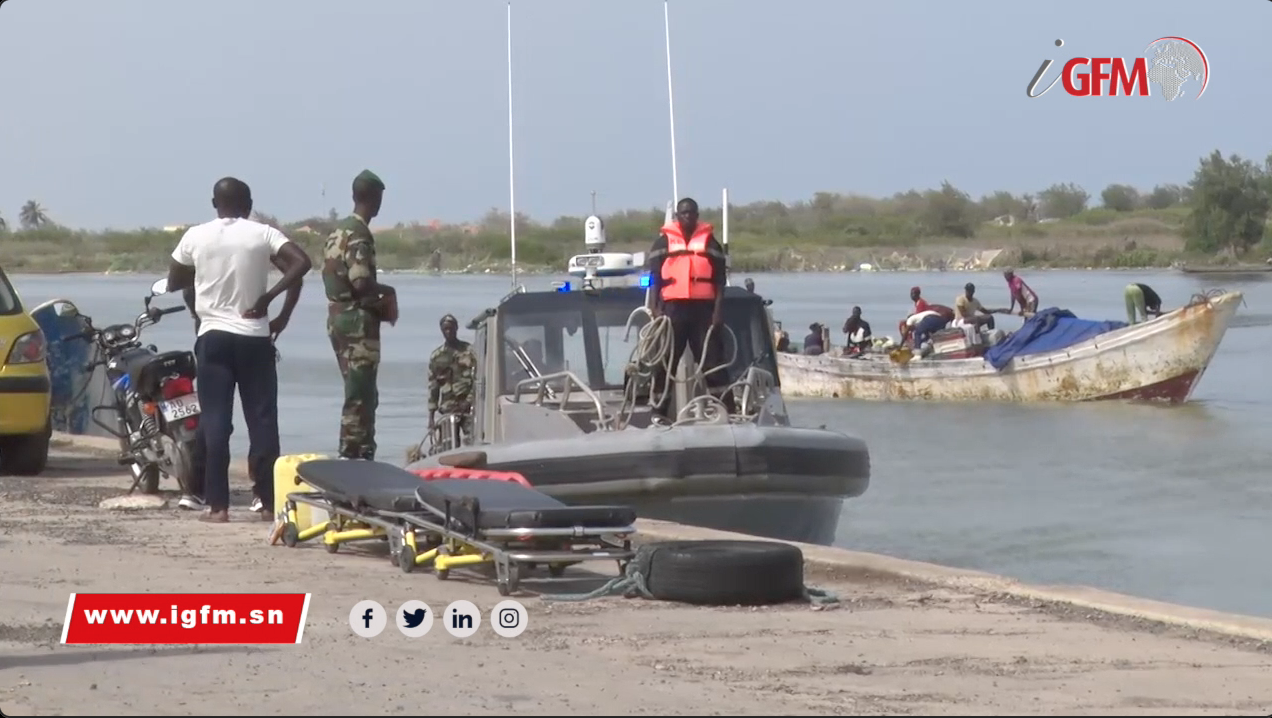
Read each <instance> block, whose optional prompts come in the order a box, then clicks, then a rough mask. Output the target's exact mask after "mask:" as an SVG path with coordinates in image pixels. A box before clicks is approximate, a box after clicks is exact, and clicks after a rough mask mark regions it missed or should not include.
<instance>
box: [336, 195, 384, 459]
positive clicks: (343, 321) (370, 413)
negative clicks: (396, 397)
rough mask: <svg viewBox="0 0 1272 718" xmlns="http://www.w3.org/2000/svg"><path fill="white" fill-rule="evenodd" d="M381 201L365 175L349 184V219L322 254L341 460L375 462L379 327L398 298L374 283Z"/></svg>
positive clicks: (376, 277) (337, 228) (382, 198)
mask: <svg viewBox="0 0 1272 718" xmlns="http://www.w3.org/2000/svg"><path fill="white" fill-rule="evenodd" d="M383 201H384V182H383V181H381V180H380V178H379V177H377V176H376V175H375V173H374V172H371V171H370V170H364V171H363V172H362V173H361V174H359V175H358V176H357V177H355V178H354V180H353V214H351V215H350V216H348V217H346V218H345V219H344V220H342V221H341V222H340V225H339V226H338V227H336V230H335V231H334V232H332V233H331V235H330V236H329V237H327V245H326V247H325V248H324V249H323V263H322V284H323V287H324V288H325V289H326V291H327V336H328V337H330V339H331V348H332V350H333V351H334V352H335V354H336V364H337V365H338V366H339V367H340V376H341V378H343V379H344V406H343V408H342V409H341V412H340V449H339V454H340V457H341V458H343V459H366V460H368V461H371V460H374V459H375V450H376V443H375V412H376V409H377V408H378V407H379V403H380V392H379V385H378V382H379V369H380V324H381V322H385V321H387V322H389V324H394V323H396V322H397V312H398V310H397V294H396V292H395V291H394V289H393V287H390V286H388V285H387V284H380V283H379V281H378V273H377V271H376V266H375V238H374V237H373V236H372V235H371V227H370V224H369V223H370V222H371V220H372V219H375V217H376V215H378V214H379V213H380V205H381V203H383Z"/></svg>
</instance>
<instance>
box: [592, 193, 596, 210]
mask: <svg viewBox="0 0 1272 718" xmlns="http://www.w3.org/2000/svg"><path fill="white" fill-rule="evenodd" d="M592 214H593V215H595V214H596V190H592Z"/></svg>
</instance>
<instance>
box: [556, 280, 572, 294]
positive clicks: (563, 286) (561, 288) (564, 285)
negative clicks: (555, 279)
mask: <svg viewBox="0 0 1272 718" xmlns="http://www.w3.org/2000/svg"><path fill="white" fill-rule="evenodd" d="M556 290H557V291H558V292H568V291H570V283H569V282H560V283H558V284H557V288H556Z"/></svg>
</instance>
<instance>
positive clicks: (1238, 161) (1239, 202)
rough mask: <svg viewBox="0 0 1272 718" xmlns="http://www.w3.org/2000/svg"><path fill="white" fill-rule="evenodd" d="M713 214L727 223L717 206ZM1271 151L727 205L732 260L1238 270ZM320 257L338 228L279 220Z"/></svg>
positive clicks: (64, 252)
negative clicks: (958, 260) (1182, 172)
mask: <svg viewBox="0 0 1272 718" xmlns="http://www.w3.org/2000/svg"><path fill="white" fill-rule="evenodd" d="M703 204H704V207H703V210H702V214H703V217H704V219H705V220H706V221H709V222H712V223H714V224H716V226H717V229H718V228H719V226H720V222H721V211H720V208H719V207H709V206H705V205H706V204H707V203H705V202H704V203H703ZM1270 209H1272V154H1270V155H1269V156H1268V157H1267V158H1266V159H1265V160H1264V162H1263V163H1257V162H1254V161H1251V160H1249V159H1245V158H1242V157H1240V156H1237V155H1231V156H1228V157H1224V156H1223V154H1222V153H1220V152H1219V151H1218V150H1216V151H1214V152H1212V153H1211V154H1210V155H1208V156H1206V157H1203V158H1201V160H1200V161H1199V163H1198V167H1197V169H1196V171H1195V173H1194V175H1193V177H1192V179H1191V181H1189V182H1188V183H1187V184H1182V185H1180V184H1161V185H1157V186H1155V187H1153V188H1151V189H1140V188H1136V187H1132V186H1130V185H1127V184H1112V185H1109V186H1108V187H1105V188H1104V189H1103V190H1102V191H1101V192H1100V194H1099V197H1098V198H1096V197H1092V196H1091V194H1090V193H1089V192H1088V191H1087V190H1086V189H1084V188H1083V187H1081V186H1078V185H1076V184H1073V183H1057V184H1054V185H1052V186H1050V187H1047V188H1045V189H1042V190H1039V191H1037V192H1032V193H1023V194H1018V193H1013V192H1009V191H1005V190H1004V191H998V192H993V193H990V194H987V195H985V196H982V197H980V198H979V199H975V198H973V197H971V196H970V195H969V194H968V193H966V192H964V191H962V190H960V189H958V188H957V187H956V186H955V185H954V184H952V183H951V182H949V181H943V182H942V183H941V184H940V186H939V187H936V188H932V189H927V190H910V191H908V192H901V193H897V194H894V195H892V196H891V197H883V198H879V197H865V196H860V195H845V194H836V193H832V192H818V193H816V194H815V195H813V197H812V198H810V199H808V200H806V201H800V202H793V203H783V202H776V201H767V202H753V203H750V204H743V205H733V204H731V205H730V207H729V237H728V239H729V251H730V254H731V255H732V256H733V263H734V266H735V267H736V268H738V269H740V270H743V271H762V270H791V269H828V268H834V267H840V266H844V265H852V264H853V263H854V262H858V261H868V260H869V259H870V258H877V257H879V256H882V255H885V254H887V253H888V252H892V253H902V254H907V255H918V254H923V253H924V252H925V251H926V252H928V253H938V254H939V252H937V250H938V249H941V248H949V247H963V248H985V249H1007V250H1011V251H1014V252H1016V254H1017V256H1016V257H1014V258H1013V261H1016V262H1017V263H1019V264H1024V265H1030V264H1045V265H1050V266H1091V265H1092V264H1093V263H1094V264H1100V265H1103V266H1149V265H1163V264H1169V263H1170V262H1172V261H1177V260H1179V259H1183V258H1188V259H1190V260H1207V259H1209V260H1210V261H1228V260H1235V259H1238V258H1243V257H1246V256H1248V255H1249V254H1250V253H1251V252H1262V253H1267V252H1269V251H1272V237H1269V230H1268V224H1267V218H1268V213H1269V210H1270ZM664 213H665V208H650V209H645V210H625V211H621V212H616V213H611V214H607V215H605V216H604V217H603V218H604V220H605V228H606V235H607V238H608V241H609V244H610V248H611V251H639V250H642V249H645V248H646V247H647V246H648V245H649V243H650V242H651V241H652V239H653V237H654V236H655V234H656V231H657V228H658V227H659V226H660V225H661V224H662V221H663V217H664ZM257 219H260V220H261V221H264V222H267V223H269V224H272V225H274V226H277V227H279V228H280V229H282V230H283V231H285V232H286V233H287V234H288V236H290V237H291V238H292V239H294V240H296V241H297V242H299V243H301V244H302V245H303V246H304V247H305V248H306V250H308V251H309V252H310V253H311V254H312V255H313V256H315V257H318V256H320V255H321V251H322V244H323V241H324V240H325V237H326V235H327V234H328V233H329V232H330V231H331V230H332V228H333V227H334V226H335V223H336V222H337V221H338V219H339V215H338V213H337V212H336V210H334V209H333V210H332V211H331V212H330V213H329V214H328V215H327V216H324V217H309V218H306V219H303V220H299V221H295V222H280V221H279V220H277V219H276V218H274V217H271V216H269V215H265V214H258V215H257ZM583 219H584V218H583V217H574V216H563V217H559V218H557V219H556V220H554V221H553V222H551V223H547V224H545V223H540V222H535V221H533V220H531V219H530V218H529V217H526V216H524V215H521V214H518V216H517V220H516V221H517V259H518V263H519V264H521V265H523V266H524V267H526V268H533V267H538V268H543V269H548V270H558V271H559V270H560V269H562V268H563V266H564V264H565V262H566V261H567V260H568V258H569V257H570V256H572V255H574V254H578V253H580V252H582V251H584V250H583V236H582V234H583ZM16 220H17V224H16V226H15V225H12V224H10V223H9V222H8V221H6V219H5V218H4V216H3V215H2V214H0V234H3V235H4V237H3V240H2V241H0V265H3V266H4V267H5V268H6V269H8V270H9V271H162V269H163V268H164V267H166V266H167V262H168V257H169V255H170V252H171V250H172V247H173V246H174V245H175V243H176V241H177V239H179V234H177V233H174V232H168V231H164V230H162V229H158V228H143V229H137V230H130V231H117V230H106V231H86V230H75V229H71V228H67V227H64V226H61V225H59V224H58V223H57V222H56V221H55V219H54V218H53V217H52V216H51V213H50V211H49V210H47V209H46V208H45V207H43V206H42V205H41V204H40V203H39V202H37V201H36V200H29V201H27V202H26V203H25V204H24V205H22V207H21V208H20V210H19V211H18V213H17V215H16ZM376 243H377V254H378V257H379V263H380V266H381V267H382V268H384V269H389V270H403V269H406V270H417V269H418V270H426V269H437V268H443V269H447V270H461V271H462V270H483V269H497V268H502V267H506V266H507V264H508V258H509V216H508V214H507V212H505V211H501V210H498V209H492V210H490V211H489V212H488V213H487V214H486V216H485V217H483V218H481V219H480V220H477V221H474V222H471V223H467V224H462V225H436V224H431V225H424V224H420V223H410V224H398V225H397V226H395V227H392V228H383V229H378V230H377V233H376Z"/></svg>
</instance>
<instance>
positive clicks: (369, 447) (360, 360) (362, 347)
mask: <svg viewBox="0 0 1272 718" xmlns="http://www.w3.org/2000/svg"><path fill="white" fill-rule="evenodd" d="M357 315H361V316H357ZM369 322H374V328H373V330H371V331H368V330H369V329H372V327H369V326H367V324H368V323H369ZM379 328H380V327H379V322H378V321H376V320H374V319H370V318H369V317H368V316H367V313H365V312H362V311H360V310H353V311H350V312H342V313H340V314H336V315H333V316H332V317H330V318H329V319H328V320H327V333H328V336H329V337H330V338H331V348H332V349H333V350H334V351H335V353H336V363H337V364H338V365H339V367H340V376H341V377H342V378H343V379H344V406H343V408H342V409H341V412H340V456H341V457H342V458H346V459H367V460H374V459H375V451H376V443H375V412H376V409H377V408H379V405H380V389H379V371H380V336H379V335H380V332H379Z"/></svg>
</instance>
